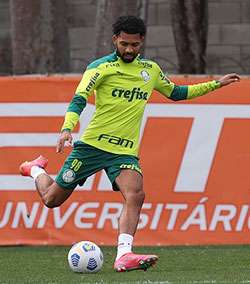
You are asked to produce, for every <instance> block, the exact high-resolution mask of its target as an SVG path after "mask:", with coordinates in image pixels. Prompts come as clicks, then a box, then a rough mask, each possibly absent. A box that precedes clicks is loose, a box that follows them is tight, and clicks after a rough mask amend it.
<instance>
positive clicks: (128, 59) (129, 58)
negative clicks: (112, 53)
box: [116, 49, 137, 63]
mask: <svg viewBox="0 0 250 284" xmlns="http://www.w3.org/2000/svg"><path fill="white" fill-rule="evenodd" d="M116 54H117V55H118V56H119V57H121V59H122V61H124V62H125V63H131V62H133V61H134V59H135V58H136V56H137V54H133V53H125V54H123V55H122V54H121V53H120V51H119V50H118V49H116ZM126 56H128V57H126Z"/></svg>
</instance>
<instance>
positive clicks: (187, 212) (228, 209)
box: [0, 76, 250, 245]
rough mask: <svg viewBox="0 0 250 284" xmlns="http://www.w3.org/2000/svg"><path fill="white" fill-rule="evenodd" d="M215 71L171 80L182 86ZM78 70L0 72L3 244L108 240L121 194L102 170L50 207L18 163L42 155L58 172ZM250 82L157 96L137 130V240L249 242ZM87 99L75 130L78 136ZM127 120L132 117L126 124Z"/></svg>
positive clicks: (112, 239) (112, 238) (87, 114)
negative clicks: (140, 181)
mask: <svg viewBox="0 0 250 284" xmlns="http://www.w3.org/2000/svg"><path fill="white" fill-rule="evenodd" d="M212 79H214V78H212V77H173V78H171V80H172V81H174V82H175V83H176V84H181V85H184V84H185V85H186V84H192V83H196V82H203V81H208V80H212ZM79 80H80V76H45V77H42V76H37V77H36V76H35V77H29V76H21V77H2V78H0V245H13V244H39V245H40V244H58V245H62V244H72V243H74V242H76V241H80V240H85V239H86V240H92V241H94V242H97V243H98V244H101V245H114V244H116V240H117V228H118V219H119V215H120V213H121V211H122V206H123V199H122V196H121V194H120V193H119V192H113V191H112V189H111V184H110V182H109V180H108V178H107V177H106V175H105V173H104V172H99V173H97V174H95V175H93V176H91V177H90V178H88V180H87V181H86V183H85V184H84V185H83V187H78V188H77V189H76V190H75V191H74V192H73V194H72V195H71V197H70V198H69V199H68V200H67V201H66V202H65V203H64V204H63V205H62V206H61V207H58V208H54V209H48V208H46V207H45V206H43V204H42V203H41V201H40V198H39V196H38V194H37V192H36V191H35V185H34V181H33V180H32V179H31V178H29V177H22V176H20V174H19V170H18V168H19V165H20V163H21V162H23V161H25V160H33V159H34V158H36V157H37V156H38V155H40V154H42V155H44V156H45V157H47V158H48V159H49V164H48V167H47V171H48V173H49V174H51V175H52V177H55V176H56V174H57V172H58V171H59V170H60V168H61V166H62V164H63V161H64V159H65V158H66V157H67V155H68V154H69V153H70V148H67V149H66V151H65V153H63V154H56V152H55V145H56V141H57V138H58V133H59V131H60V128H61V125H62V122H63V118H64V114H65V111H66V109H67V106H68V104H69V102H70V100H71V98H72V96H73V94H74V91H75V88H76V86H77V84H78V82H79ZM249 90H250V79H248V78H243V79H242V80H241V82H240V83H236V84H233V85H232V86H228V87H225V88H222V89H219V90H217V91H214V92H212V93H210V94H207V95H205V96H203V97H200V98H196V99H194V100H189V101H179V102H173V101H170V100H167V99H166V98H164V97H163V96H161V95H160V94H158V93H157V92H155V93H154V94H153V95H152V96H151V99H150V101H149V103H148V105H147V107H146V110H145V114H144V119H143V123H142V130H141V148H140V164H141V167H142V169H143V175H144V190H145V192H146V199H145V202H144V205H143V209H142V212H141V216H140V222H139V227H138V231H137V234H136V236H135V245H185V244H190V245H199V244H243V243H248V244H249V243H250V233H249V228H250V217H249V212H250V208H249V207H250V203H249V188H250V93H249ZM94 111H95V107H94V97H92V98H91V99H90V101H89V102H88V105H87V107H86V109H85V110H84V112H83V113H82V115H81V119H80V123H79V124H78V125H77V127H76V129H75V130H74V140H77V138H78V136H79V134H81V133H82V132H83V131H84V129H85V127H86V126H87V125H88V123H89V121H90V119H91V117H92V115H93V113H94ZM131 123H133V122H131Z"/></svg>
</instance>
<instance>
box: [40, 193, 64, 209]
mask: <svg viewBox="0 0 250 284" xmlns="http://www.w3.org/2000/svg"><path fill="white" fill-rule="evenodd" d="M42 200H43V203H44V205H45V206H46V207H48V208H55V207H58V206H60V205H61V204H62V203H63V202H62V201H59V200H58V198H57V197H56V196H55V195H50V194H46V195H44V196H43V198H42Z"/></svg>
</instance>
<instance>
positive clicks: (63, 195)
mask: <svg viewBox="0 0 250 284" xmlns="http://www.w3.org/2000/svg"><path fill="white" fill-rule="evenodd" d="M73 191H74V188H72V189H68V188H67V189H64V188H62V187H61V186H60V185H58V184H57V183H56V182H53V183H52V184H51V185H50V186H49V187H48V191H47V192H46V194H45V195H44V197H43V199H44V202H45V205H46V206H47V207H49V208H53V207H57V206H60V205H61V204H62V203H64V201H66V200H67V199H68V198H69V197H70V195H71V194H72V192H73Z"/></svg>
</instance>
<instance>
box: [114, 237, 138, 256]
mask: <svg viewBox="0 0 250 284" xmlns="http://www.w3.org/2000/svg"><path fill="white" fill-rule="evenodd" d="M133 239H134V237H133V236H131V235H129V234H124V233H123V234H120V235H119V237H118V246H117V255H116V259H118V258H120V257H121V256H122V255H124V254H125V253H128V252H131V251H132V245H133Z"/></svg>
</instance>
